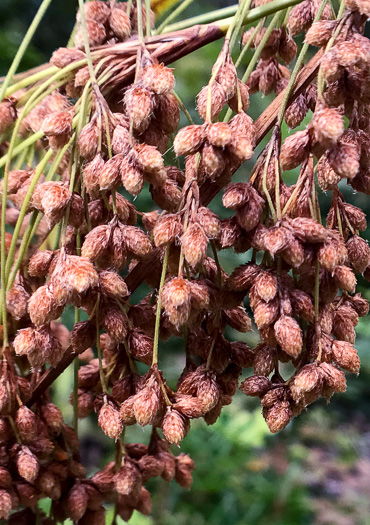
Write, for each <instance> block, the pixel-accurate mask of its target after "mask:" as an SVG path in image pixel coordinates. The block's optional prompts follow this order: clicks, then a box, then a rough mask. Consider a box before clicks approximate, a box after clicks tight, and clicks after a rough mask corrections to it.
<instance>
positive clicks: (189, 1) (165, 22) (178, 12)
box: [155, 0, 194, 35]
mask: <svg viewBox="0 0 370 525" xmlns="http://www.w3.org/2000/svg"><path fill="white" fill-rule="evenodd" d="M193 2H194V0H184V2H181V4H180V5H179V6H178V7H176V9H174V10H173V11H172V13H170V14H169V15H168V16H167V18H165V19H164V20H163V22H162V23H161V25H160V26H159V27H158V29H157V30H156V32H155V34H156V35H159V34H160V33H163V31H164V30H165V29H166V27H167V25H168V24H169V23H170V22H172V20H175V18H177V17H178V16H179V15H181V13H182V12H183V11H185V9H186V8H187V7H189V5H191V4H192V3H193Z"/></svg>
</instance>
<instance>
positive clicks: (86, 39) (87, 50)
mask: <svg viewBox="0 0 370 525" xmlns="http://www.w3.org/2000/svg"><path fill="white" fill-rule="evenodd" d="M78 5H79V7H80V15H81V22H82V33H83V37H84V44H85V53H86V58H87V65H88V68H89V73H90V78H91V82H93V83H95V84H96V78H95V71H94V68H93V65H92V59H91V52H90V45H89V35H88V33H87V28H86V17H85V6H84V1H83V0H78Z"/></svg>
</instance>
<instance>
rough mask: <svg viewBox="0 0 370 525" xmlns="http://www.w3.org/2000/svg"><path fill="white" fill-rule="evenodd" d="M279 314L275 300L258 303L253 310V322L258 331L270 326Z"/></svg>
mask: <svg viewBox="0 0 370 525" xmlns="http://www.w3.org/2000/svg"><path fill="white" fill-rule="evenodd" d="M278 313H279V309H278V302H277V301H276V300H273V301H270V302H269V303H265V302H264V301H260V302H259V303H258V304H257V306H256V307H255V309H254V312H253V314H254V321H255V323H256V325H257V328H258V329H261V328H264V327H266V326H269V325H270V324H272V323H273V322H274V321H275V320H276V318H277V316H278Z"/></svg>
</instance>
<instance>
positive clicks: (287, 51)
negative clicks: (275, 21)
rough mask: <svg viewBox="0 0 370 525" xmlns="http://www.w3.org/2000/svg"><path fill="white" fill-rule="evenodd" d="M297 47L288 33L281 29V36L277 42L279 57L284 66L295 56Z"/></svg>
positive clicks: (283, 28)
mask: <svg viewBox="0 0 370 525" xmlns="http://www.w3.org/2000/svg"><path fill="white" fill-rule="evenodd" d="M297 50H298V46H297V44H296V43H295V41H294V40H293V38H292V36H291V34H290V33H288V32H287V30H286V29H285V27H284V26H283V27H282V28H281V36H280V42H279V55H280V58H281V59H282V60H284V62H285V63H286V64H290V63H291V62H292V61H293V60H294V58H295V57H296V55H297Z"/></svg>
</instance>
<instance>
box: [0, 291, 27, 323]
mask: <svg viewBox="0 0 370 525" xmlns="http://www.w3.org/2000/svg"><path fill="white" fill-rule="evenodd" d="M28 299H29V294H28V293H27V292H26V290H25V289H24V288H23V286H21V285H19V284H14V285H13V286H12V288H11V289H10V290H9V291H8V292H7V294H6V309H7V310H8V312H9V313H10V314H11V315H12V316H13V317H14V319H21V318H22V317H24V316H25V315H26V314H27V303H28Z"/></svg>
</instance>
